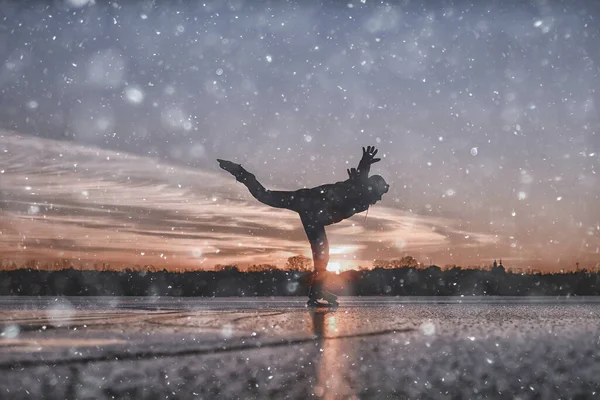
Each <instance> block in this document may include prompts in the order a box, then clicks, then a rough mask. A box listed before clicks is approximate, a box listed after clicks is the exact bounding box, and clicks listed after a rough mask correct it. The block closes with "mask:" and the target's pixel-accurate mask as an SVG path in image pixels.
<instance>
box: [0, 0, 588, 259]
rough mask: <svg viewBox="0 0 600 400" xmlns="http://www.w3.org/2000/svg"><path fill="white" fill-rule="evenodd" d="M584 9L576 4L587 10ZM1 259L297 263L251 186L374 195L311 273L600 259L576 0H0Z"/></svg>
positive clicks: (281, 214) (289, 229)
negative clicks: (374, 151)
mask: <svg viewBox="0 0 600 400" xmlns="http://www.w3.org/2000/svg"><path fill="white" fill-rule="evenodd" d="M588 3H589V4H588ZM1 7H2V10H3V15H4V17H3V19H2V20H1V21H0V127H2V129H3V130H2V132H1V133H0V152H2V153H3V154H2V158H1V159H0V164H1V167H0V168H2V170H1V171H0V172H1V173H0V207H1V208H0V212H1V213H2V219H1V220H0V229H1V231H2V237H3V240H2V241H1V242H0V256H2V257H3V258H4V259H13V258H19V259H22V258H31V257H36V258H46V257H48V258H54V257H60V258H62V257H67V258H74V259H76V260H84V261H86V262H87V261H89V262H94V261H99V262H103V261H109V262H111V263H114V264H117V263H122V264H131V263H133V264H141V265H143V264H150V263H152V264H160V265H165V266H166V267H167V268H176V267H177V266H181V267H185V268H192V269H193V268H199V269H201V268H212V266H213V265H214V264H216V263H238V264H240V265H248V264H258V263H275V264H279V265H283V264H284V263H285V260H286V258H287V257H289V256H293V255H296V254H304V255H307V256H309V255H310V248H309V245H308V242H307V241H306V238H305V236H304V233H303V231H302V227H301V224H300V221H299V218H298V216H297V215H295V214H294V213H293V212H290V211H285V210H275V209H269V208H268V207H267V206H264V205H262V204H260V203H258V202H257V201H256V200H254V199H253V198H252V197H251V196H250V195H249V194H248V193H247V190H246V189H245V187H244V186H242V185H241V184H238V183H236V182H235V179H234V178H233V177H231V176H230V175H228V174H227V173H226V172H224V171H222V170H220V169H219V168H218V166H217V163H216V161H215V159H216V158H224V159H230V160H233V161H236V162H239V163H241V164H242V165H243V166H244V167H246V168H247V169H248V170H250V171H251V172H253V173H254V174H256V176H257V177H258V178H259V180H260V181H261V182H262V183H263V184H264V185H265V186H267V187H269V188H273V189H279V190H294V189H298V188H302V187H313V186H318V185H320V184H323V183H332V182H336V181H340V180H344V179H345V178H346V168H349V167H352V166H356V165H357V164H358V161H359V159H360V156H361V147H362V146H367V145H375V146H377V147H378V148H379V149H380V150H379V151H380V154H381V156H382V161H381V162H379V163H377V164H375V165H374V166H373V169H372V172H373V173H377V174H380V175H382V176H383V177H384V178H385V179H386V180H387V182H388V183H389V184H390V186H391V187H390V192H389V193H388V194H386V195H385V196H384V199H383V201H381V202H380V203H377V204H376V205H375V206H373V207H371V209H370V210H369V214H368V217H367V218H366V220H365V216H364V213H362V214H359V215H356V216H355V217H353V218H351V219H349V220H347V221H343V222H341V223H339V224H336V225H333V226H330V227H328V228H327V232H328V235H329V239H330V243H331V246H332V256H331V259H332V263H337V264H336V265H337V266H340V267H341V268H342V269H345V268H349V267H352V266H357V265H362V266H369V265H371V264H372V262H373V260H374V259H376V258H397V257H402V256H404V255H412V256H414V257H416V258H417V259H418V260H419V261H421V262H422V263H425V264H429V263H434V264H438V265H446V264H459V265H463V266H466V265H482V264H485V265H487V264H490V263H491V262H492V261H493V259H500V258H501V259H502V260H503V261H504V264H505V265H506V266H514V267H519V268H524V269H525V268H528V267H530V268H533V269H539V270H542V271H554V270H558V269H561V268H562V269H571V268H574V266H575V263H577V262H579V263H580V265H581V266H582V267H595V266H596V265H597V263H598V262H600V254H599V253H600V207H599V202H598V196H599V195H600V184H599V182H598V177H597V173H596V170H597V169H598V160H599V159H598V154H599V153H598V152H599V151H600V149H599V147H600V139H599V135H600V134H599V133H597V132H598V131H599V129H600V124H599V122H600V121H599V117H598V112H597V109H596V102H598V100H599V99H598V94H597V90H596V89H597V88H598V86H599V85H598V82H599V80H598V73H599V66H600V49H599V48H598V46H597V43H598V36H599V35H598V24H597V20H598V18H599V17H600V9H599V8H600V6H599V5H595V4H591V2H586V1H569V2H566V1H565V2H559V1H550V0H546V1H531V2H521V1H480V2H473V3H470V2H466V1H426V2H411V1H396V2H376V1H370V0H364V1H363V0H357V1H323V2H283V1H276V2H275V1H273V2H268V1H244V0H232V1H206V2H189V1H128V2H124V1H123V2H109V1H101V0H96V1H89V0H65V1H55V2H41V1H40V2H35V1H33V2H18V1H6V0H5V1H3V2H2V4H1Z"/></svg>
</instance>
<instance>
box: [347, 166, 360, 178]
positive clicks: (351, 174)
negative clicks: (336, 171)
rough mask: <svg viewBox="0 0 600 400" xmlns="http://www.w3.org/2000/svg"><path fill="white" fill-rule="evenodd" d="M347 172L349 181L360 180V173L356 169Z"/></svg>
mask: <svg viewBox="0 0 600 400" xmlns="http://www.w3.org/2000/svg"><path fill="white" fill-rule="evenodd" d="M346 171H348V178H349V179H358V177H359V176H360V174H359V173H358V171H357V169H356V168H350V169H347V170H346Z"/></svg>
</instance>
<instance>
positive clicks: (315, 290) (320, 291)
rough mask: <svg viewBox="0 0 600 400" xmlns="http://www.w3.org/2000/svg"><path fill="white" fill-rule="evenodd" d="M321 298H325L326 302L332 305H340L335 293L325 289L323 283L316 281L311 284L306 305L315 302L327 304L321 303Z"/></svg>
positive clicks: (311, 304)
mask: <svg viewBox="0 0 600 400" xmlns="http://www.w3.org/2000/svg"><path fill="white" fill-rule="evenodd" d="M319 300H325V301H326V302H327V303H326V304H327V305H328V306H330V307H337V306H338V305H339V303H338V301H337V296H336V295H335V294H333V293H331V292H329V291H327V290H325V289H324V288H323V284H322V283H314V284H312V285H311V286H310V289H309V292H308V302H307V303H306V305H307V306H309V307H310V306H314V305H315V304H319V305H323V306H325V303H321V302H319Z"/></svg>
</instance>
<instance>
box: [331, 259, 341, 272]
mask: <svg viewBox="0 0 600 400" xmlns="http://www.w3.org/2000/svg"><path fill="white" fill-rule="evenodd" d="M341 269H342V266H341V265H340V263H339V262H336V261H333V262H330V263H329V264H327V271H331V272H335V273H336V274H339V273H340V270H341Z"/></svg>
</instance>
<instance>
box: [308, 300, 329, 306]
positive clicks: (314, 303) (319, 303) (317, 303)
mask: <svg viewBox="0 0 600 400" xmlns="http://www.w3.org/2000/svg"><path fill="white" fill-rule="evenodd" d="M306 307H310V308H322V307H334V305H333V304H330V303H321V302H320V301H319V300H317V299H308V301H307V302H306Z"/></svg>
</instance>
